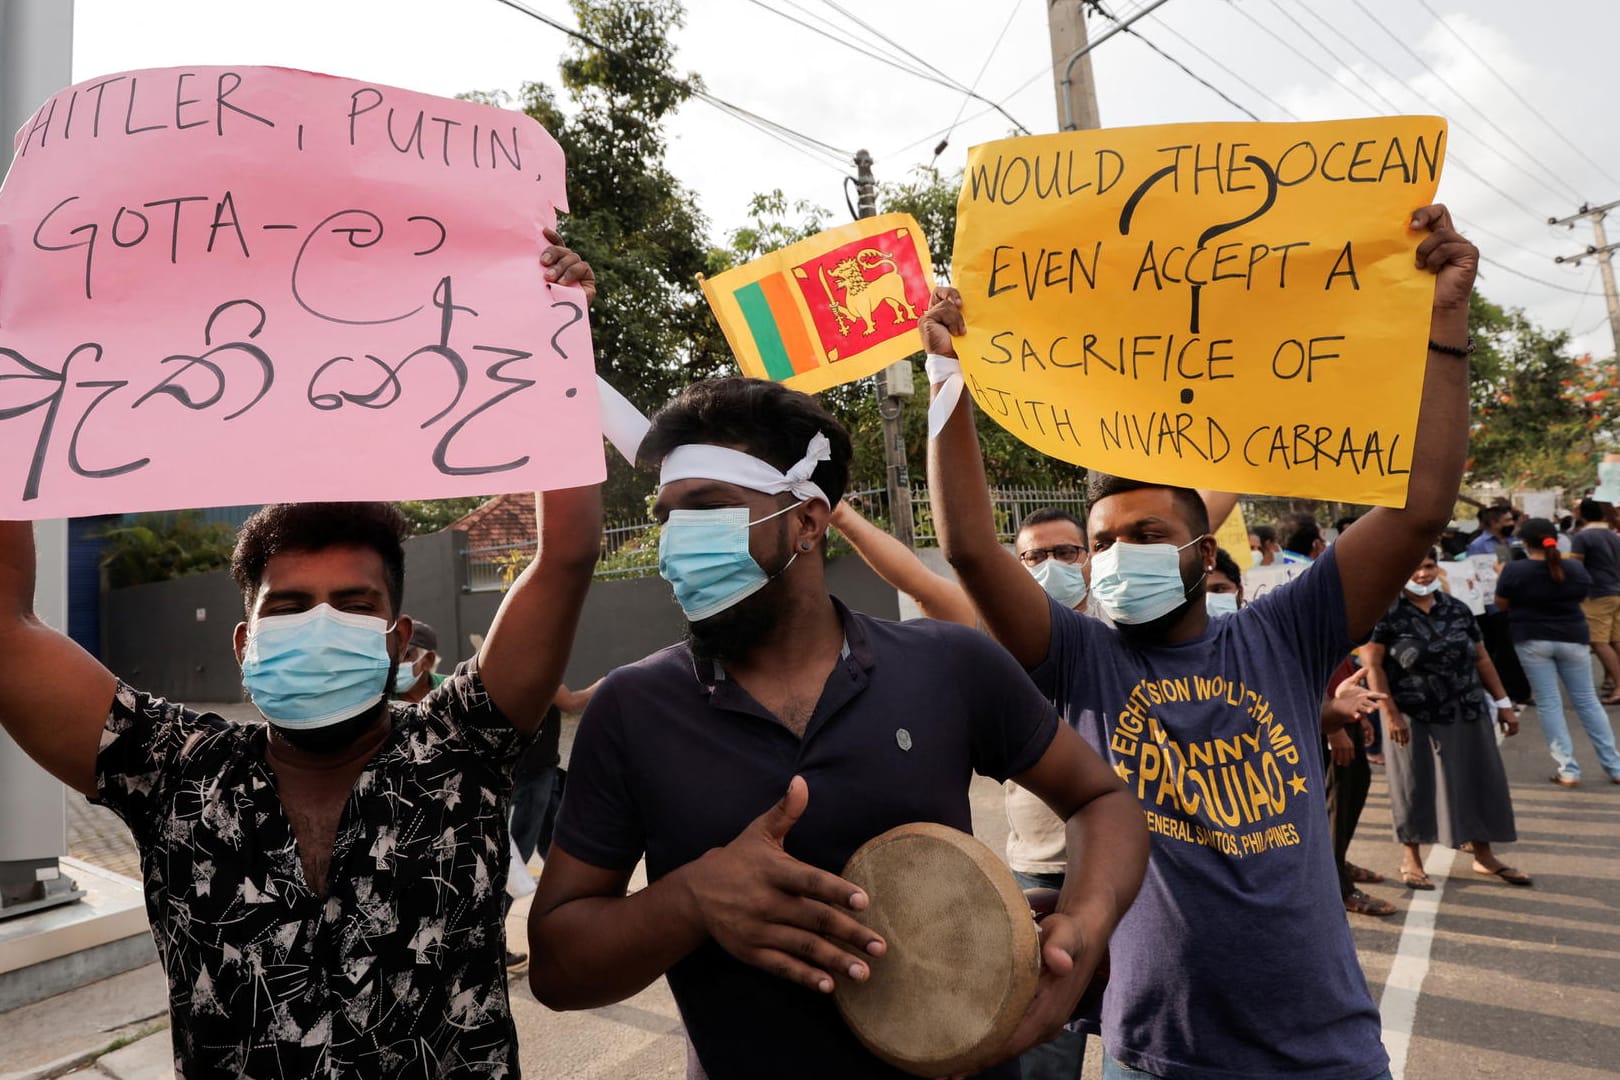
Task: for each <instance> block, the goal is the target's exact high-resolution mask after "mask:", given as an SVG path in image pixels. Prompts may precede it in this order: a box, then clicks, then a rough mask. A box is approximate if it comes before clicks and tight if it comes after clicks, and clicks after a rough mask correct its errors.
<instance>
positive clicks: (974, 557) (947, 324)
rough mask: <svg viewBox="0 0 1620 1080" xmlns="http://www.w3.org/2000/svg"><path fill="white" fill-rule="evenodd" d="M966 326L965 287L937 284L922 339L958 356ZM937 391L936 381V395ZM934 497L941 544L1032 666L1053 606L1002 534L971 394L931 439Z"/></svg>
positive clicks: (1017, 654)
mask: <svg viewBox="0 0 1620 1080" xmlns="http://www.w3.org/2000/svg"><path fill="white" fill-rule="evenodd" d="M964 328H965V327H964V324H963V321H962V294H961V293H959V292H957V291H956V290H955V289H948V288H939V289H935V290H934V295H933V298H932V303H931V304H930V305H929V308H928V310H927V312H925V313H924V315H923V317H922V321H921V323H920V329H921V332H922V339H923V347H924V348H925V349H927V350H928V352H929V353H930V354H932V355H934V356H949V357H955V356H956V345H955V344H954V343H953V342H952V340H951V338H952V335H955V334H960V333H962V332H963V330H964ZM938 391H939V387H937V386H936V387H935V388H934V392H935V394H936V395H937V394H938ZM928 501H929V503H930V504H931V505H932V507H933V510H934V527H935V528H936V529H937V530H938V531H939V544H940V547H941V548H942V549H943V550H944V552H945V558H946V559H947V560H948V561H949V562H950V564H951V569H953V570H955V571H956V576H957V578H958V580H960V581H961V583H962V587H963V588H964V589H966V590H967V594H968V597H969V599H971V600H972V601H973V604H974V606H975V607H977V608H978V609H979V614H980V615H981V616H983V618H984V624H985V627H986V629H988V630H989V631H990V633H991V635H992V636H994V637H995V639H996V640H997V641H999V642H1001V644H1002V646H1003V647H1005V648H1006V650H1007V651H1008V652H1010V653H1012V654H1013V658H1014V659H1016V660H1017V661H1018V662H1019V663H1020V664H1022V665H1024V668H1025V669H1026V670H1028V669H1030V668H1034V667H1036V666H1038V665H1039V664H1040V663H1041V662H1042V661H1044V660H1045V659H1046V654H1047V651H1048V649H1049V648H1050V646H1051V644H1052V611H1051V609H1050V608H1049V607H1048V606H1047V599H1046V590H1044V589H1042V588H1041V586H1040V583H1039V582H1037V581H1036V580H1035V579H1034V578H1033V577H1032V576H1030V574H1029V572H1028V571H1027V570H1025V569H1024V567H1023V566H1022V564H1020V563H1019V561H1018V556H1016V555H1014V554H1013V553H1012V552H1010V551H1008V550H1007V549H1006V548H1004V547H1002V546H1001V541H1000V540H998V539H997V538H996V521H995V515H994V512H993V510H992V508H991V505H990V487H989V484H987V483H986V482H985V478H984V457H983V455H982V454H980V452H979V433H978V432H977V431H976V430H974V427H973V401H972V399H971V398H969V396H968V395H967V394H963V395H962V399H961V401H960V402H958V403H957V406H956V408H955V410H954V411H953V412H952V413H951V416H950V419H949V420H948V421H946V423H945V427H944V429H943V430H942V431H941V432H940V433H939V436H938V437H937V438H934V439H930V440H929V441H928Z"/></svg>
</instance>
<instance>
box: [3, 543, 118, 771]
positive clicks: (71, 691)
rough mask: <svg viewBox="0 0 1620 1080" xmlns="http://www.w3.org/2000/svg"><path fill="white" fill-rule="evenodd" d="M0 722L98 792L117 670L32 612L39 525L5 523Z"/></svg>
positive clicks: (44, 762) (46, 760)
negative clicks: (101, 751) (98, 767)
mask: <svg viewBox="0 0 1620 1080" xmlns="http://www.w3.org/2000/svg"><path fill="white" fill-rule="evenodd" d="M0 656H4V657H5V658H6V662H5V668H4V670H3V671H0V725H3V726H4V727H5V729H6V733H7V734H9V735H10V736H11V737H12V738H13V739H15V740H16V742H17V745H18V746H20V747H22V749H23V752H24V753H25V754H27V755H28V756H29V757H31V758H33V759H34V760H35V761H37V762H39V764H40V766H41V767H43V768H44V769H45V770H46V771H47V772H49V773H50V774H51V775H52V776H54V777H56V778H57V779H58V780H60V781H62V783H64V784H66V785H68V786H69V787H71V788H74V789H75V790H77V791H81V792H83V793H84V794H86V795H94V794H95V792H96V751H97V749H98V748H99V747H100V745H101V730H102V728H103V727H104V726H105V725H106V723H107V714H108V712H109V711H110V710H111V709H112V700H113V688H114V687H115V686H116V685H117V683H116V680H115V679H114V678H113V675H112V672H110V671H108V670H107V669H106V668H104V667H102V666H101V665H100V664H99V663H97V662H96V660H95V658H94V657H92V656H91V655H90V654H89V653H87V652H85V651H84V650H83V649H81V648H79V646H78V645H77V644H75V643H74V642H73V640H72V639H71V638H69V637H67V636H66V635H64V634H59V633H57V632H56V631H55V630H52V629H51V628H50V627H48V626H46V625H45V624H44V623H42V622H40V621H39V619H38V618H37V617H36V616H35V615H34V527H33V524H32V523H31V522H27V521H4V522H0Z"/></svg>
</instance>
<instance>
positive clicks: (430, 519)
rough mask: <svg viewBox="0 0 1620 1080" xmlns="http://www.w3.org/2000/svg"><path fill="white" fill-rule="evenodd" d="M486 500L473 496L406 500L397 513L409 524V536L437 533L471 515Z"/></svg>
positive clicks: (482, 497)
mask: <svg viewBox="0 0 1620 1080" xmlns="http://www.w3.org/2000/svg"><path fill="white" fill-rule="evenodd" d="M487 498H488V496H485V495H473V496H468V497H465V498H459V499H406V500H405V501H403V502H401V503H400V504H399V512H400V513H402V514H404V515H405V520H406V521H408V522H410V524H411V535H412V536H422V535H424V534H426V533H433V532H438V531H439V530H440V529H443V528H446V527H448V526H450V525H452V524H454V523H455V522H457V521H460V520H461V519H462V518H464V517H466V516H467V515H468V514H470V513H472V512H473V511H474V510H476V509H478V507H479V506H480V505H481V504H482V503H483V502H484V501H485V500H486V499H487Z"/></svg>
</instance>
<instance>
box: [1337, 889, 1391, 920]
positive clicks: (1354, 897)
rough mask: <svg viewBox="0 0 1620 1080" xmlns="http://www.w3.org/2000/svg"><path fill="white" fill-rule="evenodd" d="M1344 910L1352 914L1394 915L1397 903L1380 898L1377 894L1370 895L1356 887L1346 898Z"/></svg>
mask: <svg viewBox="0 0 1620 1080" xmlns="http://www.w3.org/2000/svg"><path fill="white" fill-rule="evenodd" d="M1344 910H1346V911H1348V912H1349V913H1350V914H1352V915H1378V916H1383V915H1393V914H1395V905H1394V904H1392V903H1390V902H1389V901H1388V900H1380V899H1379V898H1378V897H1376V896H1368V895H1367V894H1366V893H1364V892H1362V891H1361V890H1360V889H1356V890H1355V891H1354V892H1352V893H1351V894H1350V895H1349V896H1347V897H1345V898H1344Z"/></svg>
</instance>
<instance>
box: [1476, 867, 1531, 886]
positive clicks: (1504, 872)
mask: <svg viewBox="0 0 1620 1080" xmlns="http://www.w3.org/2000/svg"><path fill="white" fill-rule="evenodd" d="M1474 873H1476V874H1484V875H1485V876H1486V877H1499V878H1501V879H1502V880H1503V881H1505V882H1507V883H1508V884H1509V885H1531V884H1534V883H1533V882H1532V881H1531V880H1530V875H1529V874H1526V873H1525V872H1524V871H1523V870H1515V869H1513V867H1511V866H1498V867H1497V868H1496V869H1495V870H1486V869H1483V868H1482V867H1479V866H1475V867H1474Z"/></svg>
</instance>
